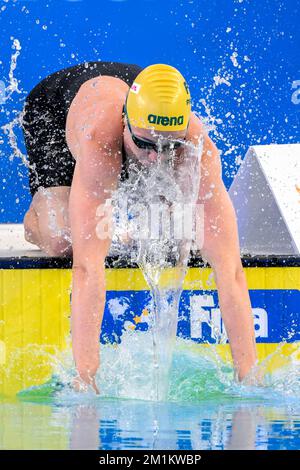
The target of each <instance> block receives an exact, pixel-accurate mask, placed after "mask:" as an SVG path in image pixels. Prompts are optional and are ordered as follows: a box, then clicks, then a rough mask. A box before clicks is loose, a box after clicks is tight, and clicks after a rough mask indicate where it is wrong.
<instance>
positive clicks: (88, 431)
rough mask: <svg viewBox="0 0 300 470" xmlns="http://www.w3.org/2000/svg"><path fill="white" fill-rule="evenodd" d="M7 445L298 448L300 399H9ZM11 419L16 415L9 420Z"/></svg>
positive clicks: (0, 435) (2, 437) (4, 415)
mask: <svg viewBox="0 0 300 470" xmlns="http://www.w3.org/2000/svg"><path fill="white" fill-rule="evenodd" d="M0 414H1V421H2V423H5V425H6V426H5V427H2V430H1V432H0V448H1V449H4V448H5V449H102V450H112V449H122V450H124V449H149V450H150V449H159V450H162V449H163V450H175V449H185V450H192V449H193V450H204V449H216V450H218V449H219V450H223V449H250V450H251V449H260V450H264V449H299V447H300V405H299V403H296V402H295V403H294V404H292V403H276V401H275V402H272V401H259V400H249V401H247V400H245V401H241V400H235V401H234V400H231V401H228V400H227V401H226V400H224V401H222V400H215V401H204V402H202V403H197V404H187V403H185V404H182V403H154V402H147V401H137V400H112V399H93V398H91V397H90V399H87V398H85V399H82V398H81V399H77V400H76V399H74V397H73V399H72V400H70V401H69V402H65V403H63V402H61V403H56V404H53V403H52V404H43V403H30V402H21V401H18V402H3V403H2V404H1V411H0ZM8 421H9V422H8Z"/></svg>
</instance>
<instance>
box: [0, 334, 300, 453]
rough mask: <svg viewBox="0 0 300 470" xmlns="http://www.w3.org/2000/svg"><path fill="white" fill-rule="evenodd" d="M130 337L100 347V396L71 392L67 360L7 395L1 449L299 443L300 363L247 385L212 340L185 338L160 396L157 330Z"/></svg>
mask: <svg viewBox="0 0 300 470" xmlns="http://www.w3.org/2000/svg"><path fill="white" fill-rule="evenodd" d="M123 340H124V341H122V343H121V344H120V345H118V347H112V346H111V345H108V346H103V347H102V350H101V360H102V363H101V368H100V371H99V374H98V375H97V383H98V385H99V387H100V396H96V395H95V394H94V393H93V392H92V391H89V390H88V391H85V392H75V391H74V390H73V388H72V386H71V385H70V384H71V379H72V377H73V376H74V370H73V369H72V367H71V366H70V357H67V358H65V361H64V362H63V361H62V359H61V358H60V360H59V361H58V363H59V368H57V370H56V374H55V375H53V377H52V378H51V379H50V380H49V381H47V382H46V383H45V384H43V385H40V386H36V387H31V388H28V389H24V390H21V391H20V392H19V393H18V394H17V396H16V397H15V398H6V399H4V398H2V401H0V422H1V429H0V449H102V450H114V449H119V450H124V449H145V450H146V449H149V450H151V449H158V450H176V449H182V450H183V449H185V450H205V449H207V450H210V449H220V450H221V449H257V450H263V449H299V447H300V400H299V397H300V374H299V367H298V365H297V364H293V363H290V364H289V365H285V366H284V367H282V368H281V369H277V370H276V371H274V372H273V373H272V374H271V375H270V374H267V373H266V374H265V376H264V384H263V386H246V385H241V384H237V383H236V382H235V381H234V374H233V370H232V368H231V367H230V366H229V365H228V364H224V363H222V362H220V361H217V360H216V358H215V357H214V356H213V355H212V354H211V351H212V348H213V345H211V348H209V349H208V351H209V353H208V354H207V355H206V356H205V354H201V355H199V354H198V353H195V352H194V351H193V350H192V345H191V342H188V341H182V340H180V339H177V341H176V345H175V350H174V354H173V360H172V365H171V369H170V374H169V378H168V384H169V387H168V394H167V396H166V398H165V399H164V400H163V401H157V400H156V394H155V390H154V389H155V387H154V386H153V383H154V382H153V381H154V380H155V374H153V370H152V368H151V367H152V365H153V364H152V362H153V361H151V354H150V352H151V348H150V346H151V335H150V334H149V333H148V334H147V333H140V334H137V332H135V334H125V335H124V338H123ZM143 346H144V347H143ZM70 354H71V353H70Z"/></svg>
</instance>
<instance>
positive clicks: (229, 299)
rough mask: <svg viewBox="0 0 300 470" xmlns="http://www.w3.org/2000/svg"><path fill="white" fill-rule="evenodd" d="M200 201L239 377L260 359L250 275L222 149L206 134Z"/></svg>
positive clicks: (206, 249)
mask: <svg viewBox="0 0 300 470" xmlns="http://www.w3.org/2000/svg"><path fill="white" fill-rule="evenodd" d="M198 203H200V204H204V241H203V246H202V249H201V253H202V256H203V258H204V259H206V260H207V261H208V262H209V264H210V265H211V267H212V269H213V271H214V276H215V281H216V284H217V289H218V296H219V304H220V309H221V313H222V318H223V321H224V324H225V328H226V331H227V334H228V338H229V342H230V347H231V353H232V357H233V362H234V366H235V369H236V372H237V374H238V378H239V379H240V380H242V379H243V378H244V377H245V376H246V375H247V373H248V372H249V371H250V369H251V367H252V366H253V365H254V364H255V362H256V348H255V334H254V325H253V316H252V310H251V304H250V298H249V292H248V288H247V282H246V276H245V272H244V270H243V267H242V263H241V259H240V247H239V239H238V229H237V221H236V215H235V211H234V207H233V205H232V202H231V200H230V198H229V195H228V192H227V191H226V188H225V186H224V183H223V181H222V169H221V161H220V156H219V152H218V150H217V148H216V146H215V145H214V143H213V142H212V141H211V139H210V138H209V137H208V136H207V135H205V139H204V149H203V156H202V162H201V185H200V192H199V200H198Z"/></svg>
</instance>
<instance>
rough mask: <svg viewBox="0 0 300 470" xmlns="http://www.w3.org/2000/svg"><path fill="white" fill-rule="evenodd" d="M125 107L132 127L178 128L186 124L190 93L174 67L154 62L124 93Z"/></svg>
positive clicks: (169, 129) (188, 114) (184, 126)
mask: <svg viewBox="0 0 300 470" xmlns="http://www.w3.org/2000/svg"><path fill="white" fill-rule="evenodd" d="M126 108H127V115H128V119H129V121H130V124H131V125H133V126H136V127H141V128H143V129H149V128H152V129H155V130H158V131H167V130H168V131H181V130H185V129H186V128H187V126H188V123H189V119H190V114H191V95H190V92H189V88H188V86H187V83H186V81H185V79H184V77H183V76H182V75H181V73H180V72H179V71H178V70H177V69H176V68H175V67H171V65H166V64H154V65H149V66H148V67H146V68H145V69H144V70H142V72H140V73H139V74H138V76H137V77H136V79H135V81H134V82H133V84H132V86H131V88H130V89H129V92H128V94H127V100H126Z"/></svg>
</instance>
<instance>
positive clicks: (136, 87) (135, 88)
mask: <svg viewBox="0 0 300 470" xmlns="http://www.w3.org/2000/svg"><path fill="white" fill-rule="evenodd" d="M140 88H141V85H140V84H139V83H136V82H133V84H132V85H131V88H130V90H131V91H132V92H133V93H136V94H137V93H138V92H139V91H140Z"/></svg>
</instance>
